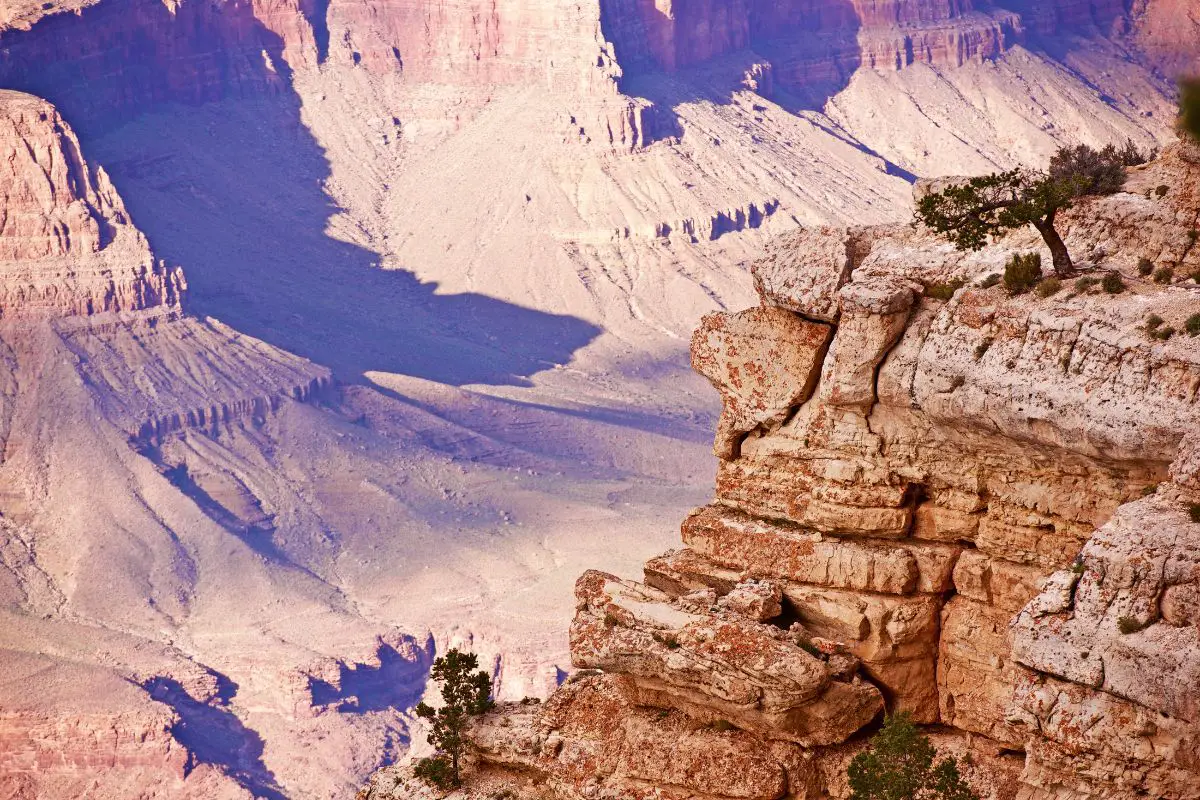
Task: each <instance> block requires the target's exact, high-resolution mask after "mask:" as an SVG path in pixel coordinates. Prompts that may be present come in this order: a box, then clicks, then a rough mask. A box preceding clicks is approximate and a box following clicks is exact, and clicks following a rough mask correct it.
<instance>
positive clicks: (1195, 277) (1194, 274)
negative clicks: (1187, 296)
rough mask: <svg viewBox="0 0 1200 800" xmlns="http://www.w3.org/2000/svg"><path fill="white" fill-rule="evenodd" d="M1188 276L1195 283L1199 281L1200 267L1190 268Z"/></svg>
mask: <svg viewBox="0 0 1200 800" xmlns="http://www.w3.org/2000/svg"><path fill="white" fill-rule="evenodd" d="M1188 277H1189V278H1191V279H1192V280H1194V281H1195V282H1196V283H1200V269H1194V270H1192V274H1191V275H1188Z"/></svg>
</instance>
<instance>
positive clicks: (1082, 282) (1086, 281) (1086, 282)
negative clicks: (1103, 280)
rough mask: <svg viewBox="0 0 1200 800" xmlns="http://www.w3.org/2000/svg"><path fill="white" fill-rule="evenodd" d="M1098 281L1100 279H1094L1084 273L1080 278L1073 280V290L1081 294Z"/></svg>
mask: <svg viewBox="0 0 1200 800" xmlns="http://www.w3.org/2000/svg"><path fill="white" fill-rule="evenodd" d="M1099 282H1100V281H1098V280H1096V279H1095V278H1093V277H1090V276H1088V275H1084V276H1083V277H1082V278H1080V279H1079V280H1077V281H1075V292H1076V293H1077V294H1083V293H1084V292H1086V291H1087V290H1088V289H1090V288H1092V287H1093V286H1095V285H1096V284H1097V283H1099Z"/></svg>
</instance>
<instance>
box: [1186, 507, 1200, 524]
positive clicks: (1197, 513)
mask: <svg viewBox="0 0 1200 800" xmlns="http://www.w3.org/2000/svg"><path fill="white" fill-rule="evenodd" d="M1188 516H1189V517H1191V518H1192V522H1200V503H1192V504H1191V505H1190V506H1188Z"/></svg>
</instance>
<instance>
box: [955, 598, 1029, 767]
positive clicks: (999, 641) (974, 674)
mask: <svg viewBox="0 0 1200 800" xmlns="http://www.w3.org/2000/svg"><path fill="white" fill-rule="evenodd" d="M1011 616H1012V614H1011V612H1009V611H1005V610H1001V609H997V608H993V607H991V606H988V605H985V604H983V603H979V602H976V601H974V600H970V599H968V598H966V597H956V598H954V599H953V600H951V601H950V602H949V603H948V604H947V605H946V607H945V609H943V611H942V628H941V638H940V641H941V646H940V649H939V653H938V665H937V671H938V696H939V700H940V702H941V718H942V722H944V723H946V724H947V725H953V726H954V727H956V728H961V729H963V730H968V731H974V732H975V733H982V734H983V735H984V736H987V737H988V738H990V739H994V740H995V741H998V742H1001V743H1004V744H1006V745H1008V746H1010V747H1020V746H1021V745H1022V743H1023V742H1024V740H1025V734H1024V732H1023V731H1019V730H1017V729H1015V728H1013V727H1012V726H1010V725H1008V724H1006V723H1005V721H1004V720H1005V713H1006V711H1007V709H1008V705H1009V702H1010V701H1011V699H1012V694H1013V686H1014V684H1015V682H1016V672H1015V668H1014V667H1011V666H1010V665H1009V663H1008V657H1009V644H1008V620H1009V619H1010V618H1011Z"/></svg>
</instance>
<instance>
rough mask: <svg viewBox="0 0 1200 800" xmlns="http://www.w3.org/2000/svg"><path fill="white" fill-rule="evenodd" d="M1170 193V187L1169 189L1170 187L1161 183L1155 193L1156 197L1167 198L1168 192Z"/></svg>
mask: <svg viewBox="0 0 1200 800" xmlns="http://www.w3.org/2000/svg"><path fill="white" fill-rule="evenodd" d="M1168 191H1170V187H1169V186H1167V185H1166V184H1165V183H1160V184H1159V185H1158V186H1157V187H1156V188H1155V189H1154V193H1155V194H1156V195H1158V196H1159V197H1166V196H1167V192H1168Z"/></svg>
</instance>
